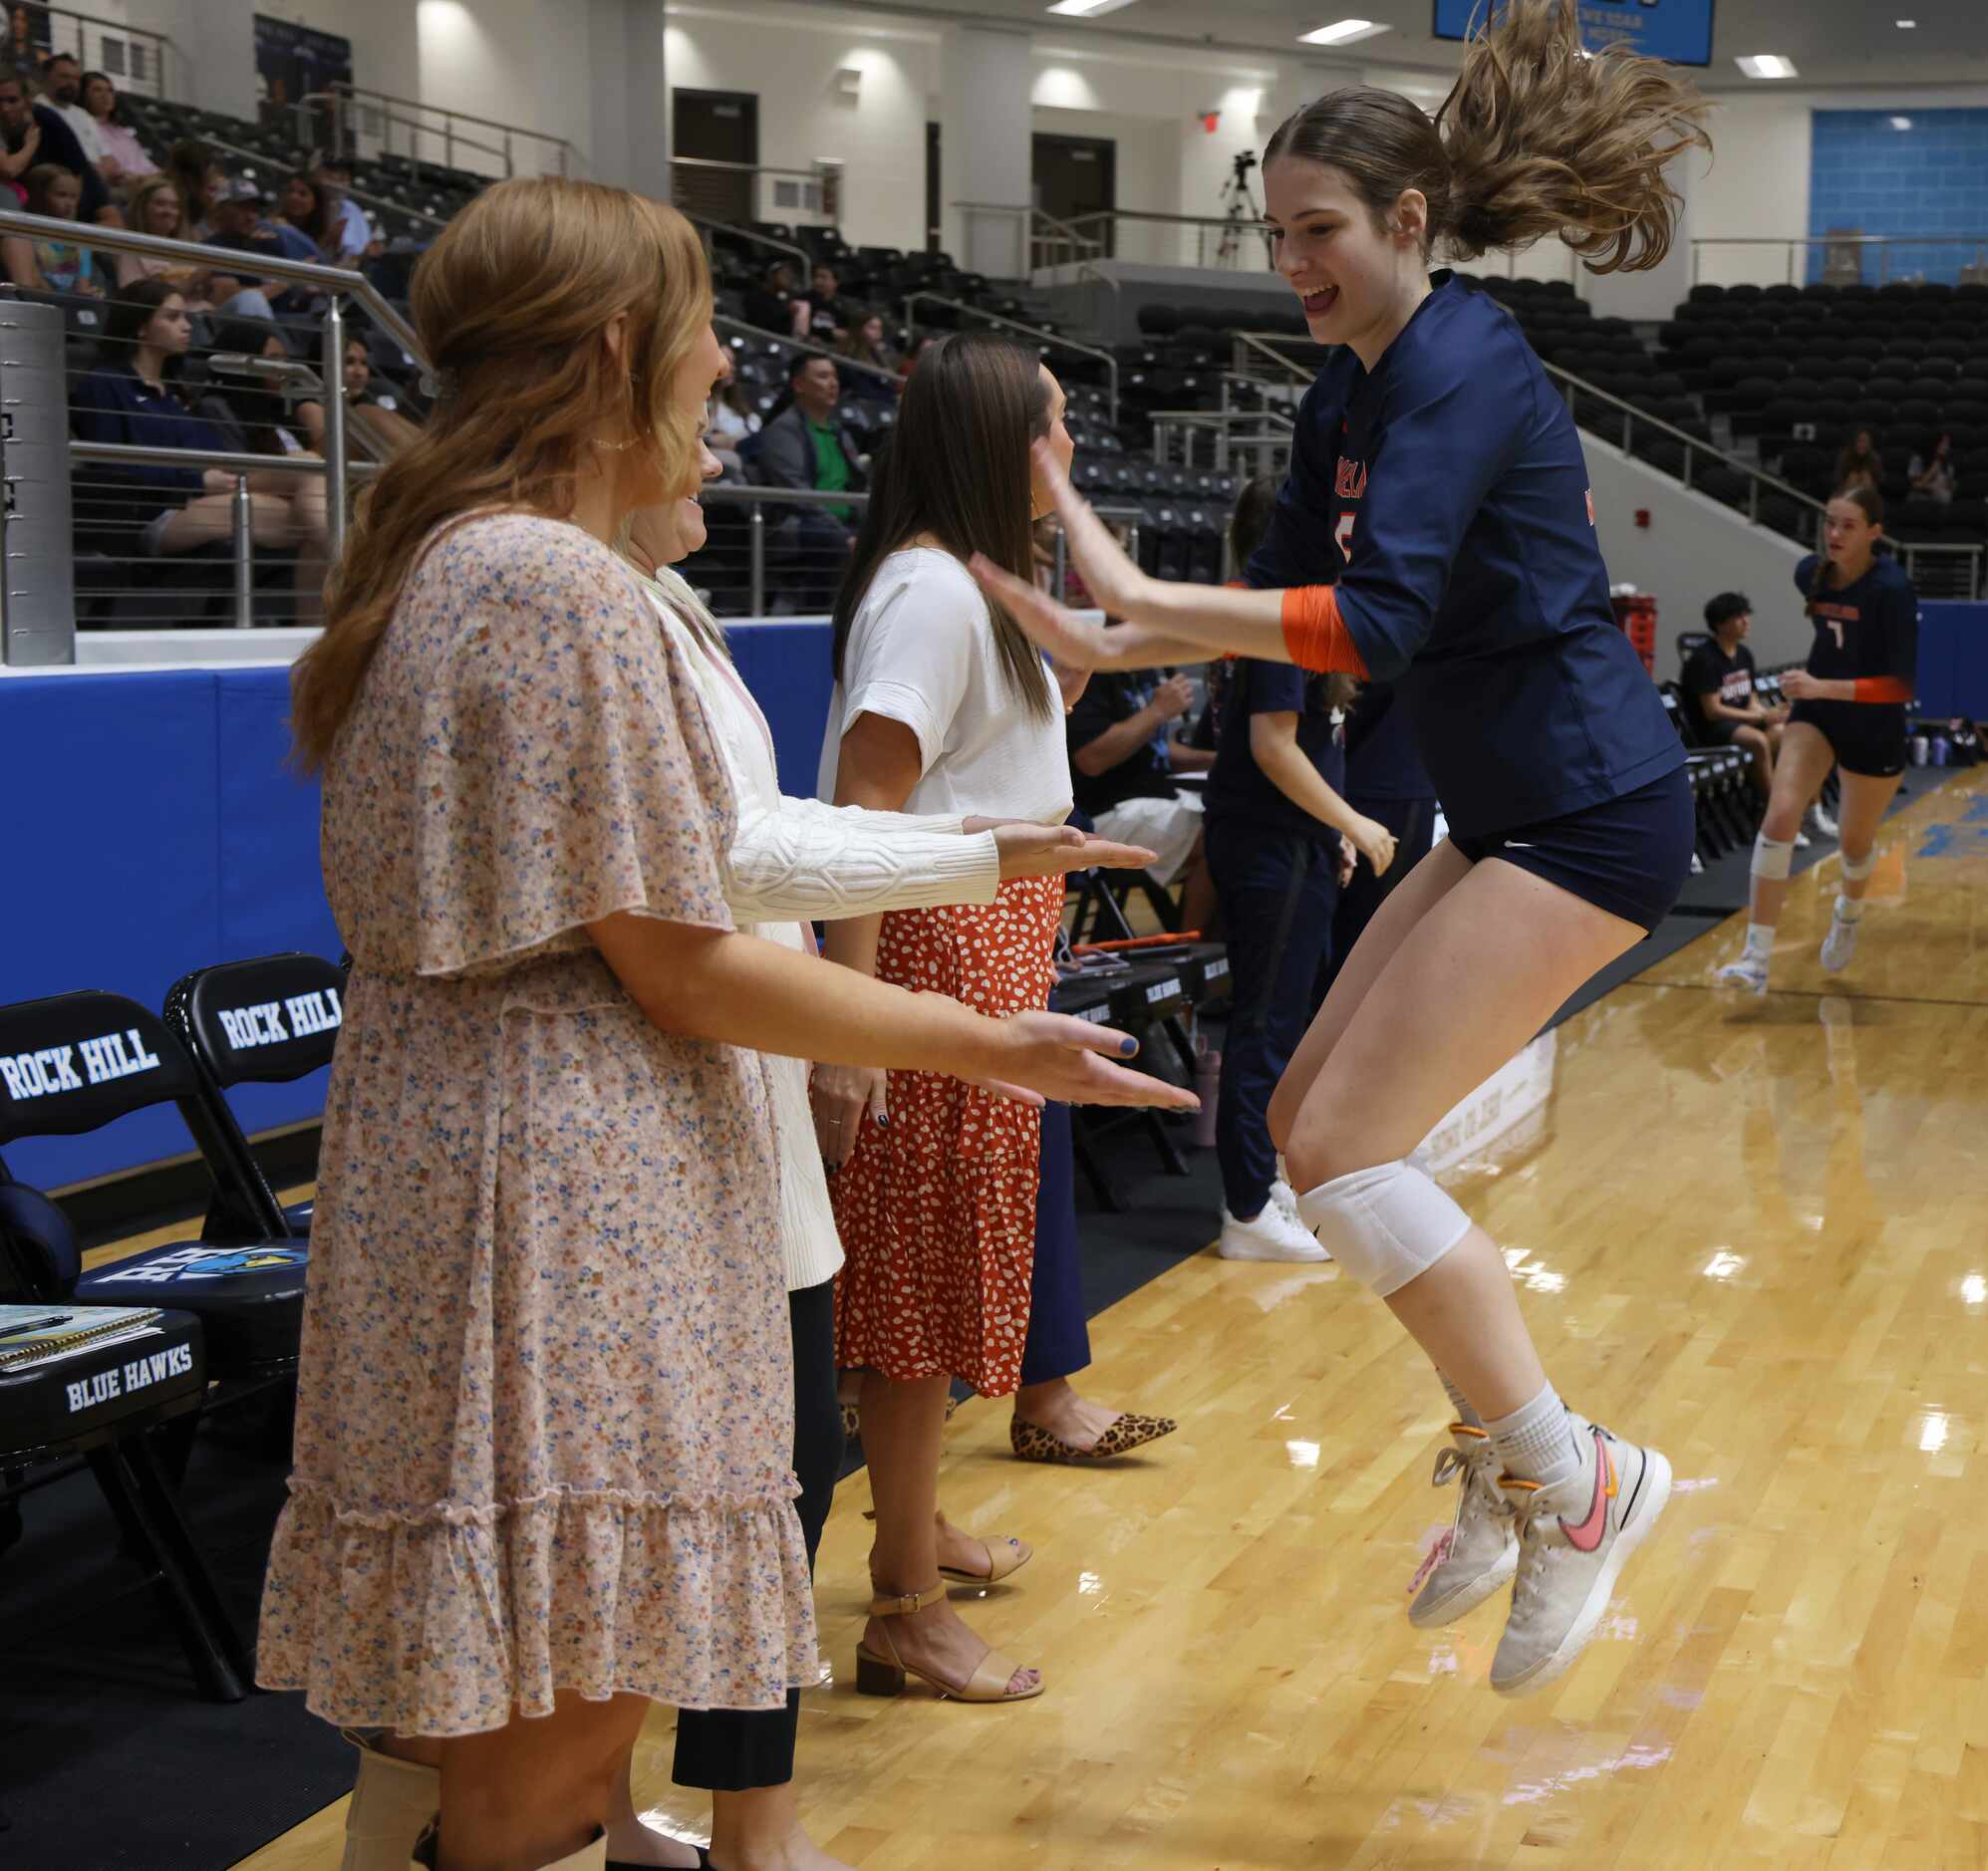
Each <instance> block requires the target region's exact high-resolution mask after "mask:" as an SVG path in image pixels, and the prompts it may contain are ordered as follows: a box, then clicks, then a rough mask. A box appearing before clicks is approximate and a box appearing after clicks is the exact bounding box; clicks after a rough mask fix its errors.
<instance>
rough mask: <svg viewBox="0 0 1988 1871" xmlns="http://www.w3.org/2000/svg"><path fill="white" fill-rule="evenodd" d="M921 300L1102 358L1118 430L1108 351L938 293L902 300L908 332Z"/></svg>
mask: <svg viewBox="0 0 1988 1871" xmlns="http://www.w3.org/2000/svg"><path fill="white" fill-rule="evenodd" d="M921 300H923V301H925V302H926V303H928V304H931V305H943V306H947V307H950V308H951V309H952V310H953V311H955V312H964V313H966V314H967V316H968V317H969V318H976V319H980V320H982V321H984V322H985V323H987V324H989V325H998V326H999V327H1000V328H1001V329H1002V330H1003V331H1009V332H1019V333H1020V334H1021V335H1022V336H1023V337H1024V338H1032V339H1033V340H1034V341H1035V342H1036V343H1037V344H1038V345H1048V346H1053V347H1054V348H1056V349H1058V350H1062V351H1074V352H1077V353H1079V354H1080V355H1081V356H1083V357H1086V358H1102V359H1103V360H1104V368H1105V370H1106V371H1107V372H1108V373H1109V374H1110V381H1111V387H1110V389H1109V390H1108V391H1107V392H1106V393H1105V394H1106V396H1107V398H1108V399H1109V401H1110V406H1111V425H1112V427H1114V428H1116V427H1117V426H1118V360H1117V359H1116V358H1114V357H1113V356H1112V355H1111V353H1110V352H1109V351H1104V350H1101V349H1099V347H1098V346H1096V345H1087V344H1083V343H1081V342H1080V341H1079V340H1077V339H1075V338H1065V337H1064V336H1063V335H1062V333H1060V332H1047V331H1044V330H1043V329H1042V328H1041V326H1039V325H1024V324H1023V323H1022V322H1021V321H1020V320H1019V319H1011V318H1007V317H1004V316H1003V315H1002V314H1001V313H998V312H983V311H982V310H981V308H980V307H979V306H974V305H969V304H968V303H967V302H966V301H965V300H964V299H949V298H947V296H946V295H945V294H944V293H939V292H914V293H908V294H906V296H905V302H904V322H905V325H906V327H907V328H908V329H909V330H911V331H916V330H917V328H918V321H917V320H916V319H915V318H914V317H913V316H912V310H911V309H912V307H913V306H915V305H917V304H918V303H919V302H920V301H921Z"/></svg>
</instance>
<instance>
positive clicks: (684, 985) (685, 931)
mask: <svg viewBox="0 0 1988 1871" xmlns="http://www.w3.org/2000/svg"><path fill="white" fill-rule="evenodd" d="M588 934H589V935H591V936H593V938H594V942H595V945H596V946H597V947H598V948H599V949H600V951H601V953H602V954H603V955H604V956H605V957H606V959H607V963H608V965H609V966H610V967H611V968H613V969H614V971H615V975H616V977H617V978H618V979H619V980H620V982H621V984H622V985H623V986H624V987H625V988H627V990H628V991H629V993H630V994H631V995H632V996H633V997H634V998H635V1000H636V1002H637V1004H638V1005H639V1006H640V1007H641V1008H642V1010H643V1012H644V1013H646V1014H647V1015H648V1016H649V1018H650V1020H651V1021H652V1022H653V1023H654V1024H655V1025H656V1026H657V1027H658V1028H659V1029H661V1030H662V1031H664V1032H667V1033H681V1034H685V1035H687V1036H689V1037H690V1038H693V1039H707V1040H716V1041H720V1042H722V1043H725V1044H728V1045H734V1046H748V1047H751V1048H752V1049H754V1050H755V1051H758V1052H772V1053H785V1054H790V1055H792V1056H795V1057H798V1058H804V1059H838V1060H846V1061H848V1062H850V1063H851V1064H855V1065H862V1066H871V1067H877V1068H898V1069H902V1070H907V1071H918V1072H950V1073H952V1074H954V1075H955V1076H957V1077H961V1078H967V1079H971V1080H973V1081H974V1082H975V1083H977V1084H993V1085H996V1086H999V1087H1000V1088H1002V1089H1004V1090H1018V1091H1021V1092H1023V1093H1024V1094H1028V1095H1029V1096H1030V1098H1031V1101H1032V1099H1033V1098H1034V1097H1037V1096H1039V1097H1044V1098H1056V1099H1064V1100H1068V1101H1069V1102H1071V1103H1076V1104H1133V1105H1160V1106H1166V1107H1171V1108H1175V1109H1192V1108H1193V1106H1194V1103H1195V1100H1194V1099H1193V1097H1192V1096H1191V1095H1190V1094H1189V1093H1187V1092H1185V1091H1181V1090H1178V1089H1176V1088H1175V1087H1174V1086H1171V1085H1168V1084H1166V1083H1165V1082H1164V1081H1162V1080H1160V1079H1156V1078H1151V1077H1148V1076H1147V1075H1146V1074H1144V1073H1141V1072H1134V1071H1131V1070H1129V1069H1128V1068H1126V1067H1125V1066H1123V1065H1119V1064H1114V1063H1113V1060H1114V1059H1125V1058H1130V1057H1131V1056H1132V1055H1133V1054H1134V1053H1136V1052H1137V1051H1138V1042H1137V1041H1136V1040H1134V1039H1131V1038H1129V1037H1128V1036H1127V1035H1125V1034H1123V1033H1117V1032H1113V1031H1112V1030H1110V1029H1109V1028H1107V1027H1099V1026H1093V1025H1091V1024H1090V1022H1088V1021H1086V1020H1079V1019H1075V1018H1072V1017H1071V1016H1069V1015H1066V1014H1060V1013H1021V1014H1016V1015H1014V1016H1013V1017H1012V1018H1010V1019H1005V1020H991V1019H989V1018H987V1017H986V1016H985V1015H984V1014H979V1013H975V1012H973V1011H972V1010H971V1009H970V1008H967V1007H963V1006H962V1005H961V1004H960V1003H959V1002H958V1001H956V1000H952V999H949V998H948V997H947V996H946V995H944V994H914V993H912V992H910V991H909V990H907V989H905V988H902V987H892V986H889V985H888V984H886V983H885V982H882V981H876V980H870V979H867V978H866V977H864V976H862V975H860V974H857V973H855V972H854V971H853V970H851V969H848V968H825V967H823V966H822V965H821V963H820V962H819V961H817V960H815V959H814V958H813V957H811V956H808V955H803V954H798V953H796V952H795V951H794V950H793V949H791V948H782V947H780V946H779V945H778V944H777V943H774V942H769V941H762V940H761V939H760V938H759V937H757V936H742V935H740V934H739V933H738V932H736V931H735V930H712V929H700V928H696V927H693V926H692V925H690V924H687V923H667V922H664V921H662V920H661V919H659V918H656V917H646V916H636V915H633V914H631V913H629V912H626V911H623V912H619V913H617V914H616V915H614V916H610V917H605V918H603V919H602V920H601V921H600V922H598V923H592V924H589V925H588ZM1106 1054H1109V1055H1111V1057H1110V1058H1107V1057H1104V1056H1103V1055H1106Z"/></svg>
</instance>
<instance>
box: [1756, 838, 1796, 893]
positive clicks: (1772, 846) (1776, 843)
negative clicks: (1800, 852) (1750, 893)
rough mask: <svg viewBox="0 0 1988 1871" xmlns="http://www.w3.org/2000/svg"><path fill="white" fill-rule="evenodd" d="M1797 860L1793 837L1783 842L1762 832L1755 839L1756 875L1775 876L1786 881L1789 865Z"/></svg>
mask: <svg viewBox="0 0 1988 1871" xmlns="http://www.w3.org/2000/svg"><path fill="white" fill-rule="evenodd" d="M1794 861H1795V844H1794V841H1793V840H1792V839H1791V840H1790V841H1789V842H1788V843H1787V844H1785V845H1784V844H1783V843H1782V842H1781V840H1780V839H1778V838H1770V837H1768V835H1767V834H1766V833H1765V832H1762V833H1761V834H1760V836H1759V837H1758V838H1756V839H1755V840H1754V841H1753V874H1754V876H1756V877H1767V878H1774V879H1777V880H1779V881H1781V882H1786V881H1787V877H1788V867H1789V866H1790V865H1791V864H1792V863H1794Z"/></svg>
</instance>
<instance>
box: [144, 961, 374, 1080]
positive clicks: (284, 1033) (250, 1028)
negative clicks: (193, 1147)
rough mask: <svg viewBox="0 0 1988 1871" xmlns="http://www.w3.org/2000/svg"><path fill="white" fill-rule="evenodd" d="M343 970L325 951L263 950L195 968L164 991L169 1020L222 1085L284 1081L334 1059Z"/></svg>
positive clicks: (342, 1008)
mask: <svg viewBox="0 0 1988 1871" xmlns="http://www.w3.org/2000/svg"><path fill="white" fill-rule="evenodd" d="M344 1023H345V976H344V974H342V973H341V972H340V970H339V968H338V966H337V964H336V963H335V962H331V961H327V960H326V959H325V958H324V956H322V955H313V954H303V953H296V952H292V953H286V954H274V955H260V956H258V957H257V958H256V959H255V960H253V961H222V962H218V963H216V964H215V965H214V966H212V967H207V968H196V969H195V970H194V971H193V972H192V973H191V974H187V975H183V976H181V978H180V979H179V980H177V981H175V982H174V983H173V985H172V989H171V991H170V992H169V993H168V994H167V995H166V997H165V1024H166V1025H167V1026H168V1027H170V1028H171V1029H172V1032H173V1033H174V1035H175V1036H176V1037H177V1038H179V1039H180V1040H182V1041H183V1042H184V1043H185V1045H186V1049H187V1050H188V1051H189V1052H190V1053H191V1054H192V1055H193V1059H194V1062H195V1063H196V1064H197V1065H198V1066H200V1067H201V1069H202V1070H203V1071H204V1072H205V1073H206V1074H207V1075H208V1076H209V1077H210V1078H211V1079H212V1080H213V1082H214V1083H215V1084H216V1085H217V1086H219V1087H220V1089H221V1090H222V1091H228V1090H231V1089H232V1088H233V1087H234V1086H236V1085H249V1084H255V1085H279V1084H287V1083H289V1082H290V1081H291V1080H292V1079H300V1078H302V1077H303V1076H304V1074H305V1073H307V1072H315V1071H316V1070H317V1069H318V1068H319V1067H320V1066H326V1065H330V1064H331V1059H332V1050H333V1048H334V1047H335V1046H336V1045H337V1043H338V1034H339V1029H340V1027H341V1026H343V1025H344Z"/></svg>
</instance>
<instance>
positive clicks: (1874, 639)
mask: <svg viewBox="0 0 1988 1871" xmlns="http://www.w3.org/2000/svg"><path fill="white" fill-rule="evenodd" d="M1826 563H1827V561H1825V560H1824V559H1823V557H1822V556H1821V555H1820V554H1819V553H1814V552H1812V553H1810V555H1809V556H1808V557H1807V558H1806V559H1804V560H1803V561H1802V563H1801V564H1800V565H1798V566H1797V567H1796V568H1795V589H1796V590H1797V591H1799V592H1800V593H1801V594H1802V596H1803V597H1804V598H1805V599H1807V600H1808V612H1809V617H1810V619H1811V620H1812V621H1813V622H1814V624H1815V626H1816V641H1815V643H1814V645H1813V646H1812V647H1811V648H1810V651H1809V673H1810V674H1811V675H1818V676H1821V677H1822V678H1823V679H1824V680H1825V681H1856V680H1858V679H1860V678H1862V677H1865V676H1883V675H1890V676H1895V677H1896V678H1897V679H1898V680H1900V681H1902V682H1905V683H1907V684H1912V683H1914V682H1916V680H1917V678H1918V673H1919V597H1918V593H1917V592H1915V591H1914V590H1913V589H1912V581H1911V580H1910V579H1909V578H1907V577H1906V576H1905V571H1904V568H1903V567H1902V566H1901V565H1899V563H1898V561H1897V560H1896V559H1893V558H1890V557H1889V556H1887V555H1884V554H1880V555H1879V556H1878V557H1877V558H1875V559H1873V560H1872V561H1871V562H1870V570H1869V571H1867V572H1866V573H1864V575H1863V576H1862V577H1861V578H1860V579H1858V580H1857V581H1856V582H1855V583H1854V584H1853V585H1846V586H1844V587H1843V588H1842V589H1841V590H1837V589H1834V588H1832V587H1831V585H1830V584H1829V581H1828V579H1827V578H1826V577H1824V575H1823V568H1824V566H1825V564H1826Z"/></svg>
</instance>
